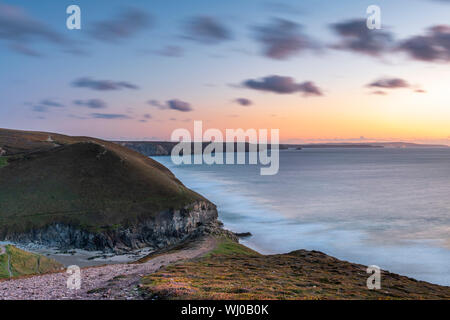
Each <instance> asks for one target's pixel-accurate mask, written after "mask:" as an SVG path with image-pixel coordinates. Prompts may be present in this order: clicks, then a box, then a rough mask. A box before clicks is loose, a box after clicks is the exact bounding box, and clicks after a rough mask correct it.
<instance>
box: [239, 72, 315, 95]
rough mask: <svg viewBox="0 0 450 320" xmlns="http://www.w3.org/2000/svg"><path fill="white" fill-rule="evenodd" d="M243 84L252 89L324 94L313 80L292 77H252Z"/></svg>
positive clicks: (285, 92) (281, 92)
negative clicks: (296, 80)
mask: <svg viewBox="0 0 450 320" xmlns="http://www.w3.org/2000/svg"><path fill="white" fill-rule="evenodd" d="M243 85H244V86H245V87H247V88H250V89H255V90H261V91H268V92H274V93H279V94H291V93H296V92H300V93H302V94H303V95H304V96H322V95H323V94H322V91H321V90H320V89H319V88H318V87H317V86H316V85H315V84H314V83H313V82H311V81H306V82H302V83H296V82H295V80H294V79H293V78H291V77H283V76H276V75H274V76H267V77H264V78H262V79H258V80H255V79H250V80H246V81H244V83H243Z"/></svg>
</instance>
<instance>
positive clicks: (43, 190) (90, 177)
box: [0, 129, 206, 237]
mask: <svg viewBox="0 0 450 320" xmlns="http://www.w3.org/2000/svg"><path fill="white" fill-rule="evenodd" d="M49 136H52V138H53V140H54V141H56V142H58V143H59V144H62V145H63V146H60V147H55V146H54V145H53V143H51V144H49V143H48V142H46V140H47V138H48V137H49ZM5 146H8V151H9V152H11V157H16V158H17V160H15V161H10V162H9V163H8V168H7V170H0V190H2V192H0V237H5V236H6V235H8V234H9V233H23V232H28V231H29V230H32V229H39V228H44V227H46V226H47V225H49V224H54V223H62V224H70V225H72V226H75V227H79V228H80V229H83V230H86V231H89V232H93V233H104V232H113V231H115V230H118V229H120V228H121V227H129V226H135V225H138V224H140V223H141V222H142V221H145V220H148V219H149V218H154V217H155V216H157V215H159V213H161V212H162V211H166V210H171V209H181V208H183V207H185V206H187V205H189V204H192V203H194V202H196V201H206V200H205V199H204V198H203V197H201V196H200V195H198V194H197V193H195V192H193V191H191V190H189V189H188V188H186V187H185V186H184V185H183V184H182V183H181V182H180V181H179V180H178V179H176V177H175V176H174V175H173V174H172V173H171V172H170V171H169V170H168V169H167V168H165V167H164V166H162V165H161V164H159V163H157V162H156V161H154V160H152V159H150V158H148V157H145V156H143V155H142V154H139V153H137V152H135V151H132V150H130V149H127V148H125V147H123V146H120V145H117V144H115V143H111V142H108V141H102V140H99V139H95V138H87V137H68V136H62V135H56V134H52V133H36V132H34V133H33V132H22V131H14V130H3V129H0V147H3V148H4V149H5ZM10 150H12V151H10ZM4 161H5V160H4V159H2V163H4Z"/></svg>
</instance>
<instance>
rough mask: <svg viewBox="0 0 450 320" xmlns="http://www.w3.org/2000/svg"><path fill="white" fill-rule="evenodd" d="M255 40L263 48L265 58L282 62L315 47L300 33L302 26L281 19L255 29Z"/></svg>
mask: <svg viewBox="0 0 450 320" xmlns="http://www.w3.org/2000/svg"><path fill="white" fill-rule="evenodd" d="M254 29H255V39H256V40H257V41H258V42H260V43H261V44H262V46H263V53H264V55H265V56H267V57H269V58H272V59H277V60H284V59H288V58H290V57H292V56H294V55H297V54H298V53H300V52H302V51H304V50H307V49H313V48H315V47H317V46H316V45H314V44H313V42H312V40H311V39H310V38H309V37H307V36H306V35H305V34H303V32H302V26H301V25H299V24H297V23H294V22H291V21H288V20H283V19H275V20H274V21H273V22H272V23H271V24H269V25H266V26H260V27H256V28H254Z"/></svg>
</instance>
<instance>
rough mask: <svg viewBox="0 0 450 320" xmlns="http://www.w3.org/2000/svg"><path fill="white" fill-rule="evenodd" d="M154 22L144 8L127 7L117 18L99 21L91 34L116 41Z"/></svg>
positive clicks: (132, 34)
mask: <svg viewBox="0 0 450 320" xmlns="http://www.w3.org/2000/svg"><path fill="white" fill-rule="evenodd" d="M152 22H153V19H152V18H151V16H150V15H149V14H147V13H145V12H143V11H142V10H138V9H135V8H127V9H125V10H123V11H122V12H121V13H120V14H119V15H118V16H117V17H115V18H112V19H109V20H104V21H101V22H97V23H96V24H95V25H94V28H93V29H91V30H90V34H91V36H92V37H94V38H95V39H97V40H100V41H104V42H112V43H114V42H119V41H120V40H124V39H127V38H130V37H132V36H134V35H135V34H136V33H138V32H139V31H141V30H143V29H145V28H147V27H150V26H151V25H152Z"/></svg>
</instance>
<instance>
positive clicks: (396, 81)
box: [367, 78, 410, 89]
mask: <svg viewBox="0 0 450 320" xmlns="http://www.w3.org/2000/svg"><path fill="white" fill-rule="evenodd" d="M367 87H369V88H383V89H398V88H409V87H410V84H409V83H408V82H407V81H406V80H403V79H400V78H383V79H379V80H376V81H374V82H372V83H369V84H368V85H367Z"/></svg>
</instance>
